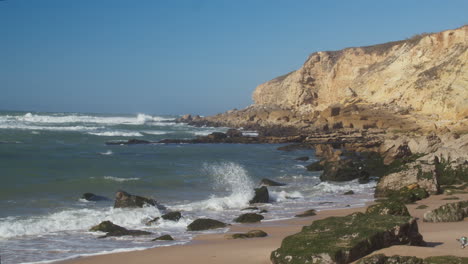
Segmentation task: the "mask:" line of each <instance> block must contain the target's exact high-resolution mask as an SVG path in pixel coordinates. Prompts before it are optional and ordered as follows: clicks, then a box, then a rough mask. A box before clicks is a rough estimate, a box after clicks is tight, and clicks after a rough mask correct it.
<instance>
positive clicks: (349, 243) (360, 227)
mask: <svg viewBox="0 0 468 264" xmlns="http://www.w3.org/2000/svg"><path fill="white" fill-rule="evenodd" d="M404 244H408V245H419V246H422V245H425V242H424V241H423V239H422V236H421V234H419V231H418V225H417V222H416V220H415V219H412V218H411V217H408V216H394V215H378V214H363V213H354V214H351V215H348V216H345V217H329V218H326V219H323V220H317V221H314V222H313V223H312V224H311V225H310V226H305V227H303V228H302V231H301V232H299V233H297V234H294V235H291V236H288V237H286V238H285V239H284V240H283V242H282V243H281V247H280V248H278V249H277V250H275V251H273V252H272V253H271V257H270V258H271V261H272V263H274V264H299V263H350V262H352V261H355V260H357V259H359V258H361V257H363V256H365V255H367V254H369V253H371V252H372V251H375V250H378V249H381V248H384V247H389V246H392V245H404Z"/></svg>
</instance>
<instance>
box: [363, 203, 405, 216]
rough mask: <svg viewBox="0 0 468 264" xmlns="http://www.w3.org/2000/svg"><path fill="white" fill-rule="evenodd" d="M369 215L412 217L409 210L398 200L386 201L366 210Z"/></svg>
mask: <svg viewBox="0 0 468 264" xmlns="http://www.w3.org/2000/svg"><path fill="white" fill-rule="evenodd" d="M366 213H367V214H377V215H399V216H410V213H409V211H408V208H406V206H405V205H404V204H403V203H402V202H401V201H398V200H384V201H381V202H379V203H377V204H374V205H371V206H369V207H367V209H366Z"/></svg>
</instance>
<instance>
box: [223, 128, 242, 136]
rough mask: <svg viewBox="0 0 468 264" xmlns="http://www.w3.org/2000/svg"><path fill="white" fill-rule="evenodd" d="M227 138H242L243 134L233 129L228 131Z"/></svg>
mask: <svg viewBox="0 0 468 264" xmlns="http://www.w3.org/2000/svg"><path fill="white" fill-rule="evenodd" d="M226 136H227V137H230V138H236V137H242V132H241V131H240V130H237V129H232V128H231V129H228V131H226Z"/></svg>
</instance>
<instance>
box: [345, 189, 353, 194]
mask: <svg viewBox="0 0 468 264" xmlns="http://www.w3.org/2000/svg"><path fill="white" fill-rule="evenodd" d="M343 194H344V195H352V194H354V191H352V190H349V191H347V192H345V193H343Z"/></svg>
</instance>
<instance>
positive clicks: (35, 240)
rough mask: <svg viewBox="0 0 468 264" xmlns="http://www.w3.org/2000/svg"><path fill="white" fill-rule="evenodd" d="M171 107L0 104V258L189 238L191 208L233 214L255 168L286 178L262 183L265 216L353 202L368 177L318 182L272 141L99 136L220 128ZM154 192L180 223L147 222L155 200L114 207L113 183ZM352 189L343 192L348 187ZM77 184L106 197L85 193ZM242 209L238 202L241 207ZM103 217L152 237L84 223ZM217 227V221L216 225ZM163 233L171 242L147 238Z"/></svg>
mask: <svg viewBox="0 0 468 264" xmlns="http://www.w3.org/2000/svg"><path fill="white" fill-rule="evenodd" d="M174 118H175V117H174V116H155V115H146V114H133V115H102V114H80V113H26V112H0V179H1V182H2V184H1V185H0V255H1V256H2V261H3V263H27V262H40V261H50V260H57V259H66V258H71V257H76V256H79V255H90V254H91V255H92V254H97V253H102V252H118V251H126V250H135V249H143V248H149V247H156V246H165V245H172V244H181V243H187V242H189V241H190V240H191V238H192V237H193V235H194V234H196V233H191V232H187V231H186V226H187V225H188V224H189V223H190V222H191V221H193V220H194V219H196V218H198V217H212V218H215V219H219V220H222V221H225V222H232V219H233V218H234V217H236V216H238V215H239V214H241V209H242V208H245V207H247V206H248V201H249V200H250V199H251V198H252V196H253V188H254V187H256V186H257V183H258V182H259V181H260V179H262V178H270V179H273V180H277V181H280V182H284V183H287V186H284V187H270V188H269V189H270V196H271V199H272V201H273V203H272V204H268V205H264V206H263V207H262V208H265V209H267V210H269V213H268V214H266V215H265V217H266V221H270V220H275V219H282V218H289V217H291V216H292V215H294V214H295V213H296V212H299V211H301V210H306V209H310V208H315V209H328V208H341V207H345V206H348V205H350V206H361V205H363V204H364V203H365V202H366V201H369V200H371V199H372V197H371V196H372V195H371V193H372V192H371V189H372V188H373V187H374V183H370V184H366V185H358V184H357V183H356V182H349V183H340V184H333V183H321V182H320V181H319V179H318V176H319V174H318V173H312V172H307V171H306V170H305V168H304V165H306V164H308V163H304V162H301V161H296V160H295V158H297V157H299V156H309V157H311V161H313V160H314V156H313V152H312V151H294V152H282V151H278V150H276V149H277V147H278V146H280V145H274V144H265V145H260V144H252V145H244V144H197V145H190V144H167V145H166V144H150V145H130V146H125V145H112V146H107V145H105V142H106V141H110V140H126V139H130V138H138V139H145V140H150V141H158V140H161V139H164V138H194V137H196V136H198V135H207V134H209V133H212V132H214V131H225V130H226V128H211V127H204V128H196V127H190V126H187V125H185V124H176V123H175V122H174ZM120 189H122V190H125V191H127V192H130V193H133V194H138V195H143V196H147V197H152V198H154V199H156V200H158V201H159V202H160V203H162V204H163V205H165V206H167V207H168V209H169V210H180V211H182V214H183V216H184V218H183V219H182V220H181V221H179V222H178V223H174V222H170V221H162V222H160V223H159V224H158V225H156V226H150V227H148V226H146V225H145V223H146V222H147V221H148V220H150V219H152V218H154V217H157V216H160V215H161V214H163V213H164V212H162V211H159V210H158V209H156V208H153V207H148V208H141V209H113V208H112V205H113V201H112V199H113V196H114V193H115V192H116V191H117V190H120ZM350 189H352V190H354V191H355V192H356V193H357V194H356V195H353V196H343V195H342V194H343V193H344V192H345V191H347V190H350ZM85 192H92V193H95V194H98V195H102V196H105V197H108V198H110V199H111V200H110V201H103V202H86V201H84V200H81V199H80V196H81V195H82V194H83V193H85ZM244 212H245V211H244ZM104 220H111V221H113V222H114V223H116V224H119V225H122V226H124V227H127V228H131V229H143V230H147V231H150V232H153V233H154V236H151V237H139V238H130V237H123V238H108V239H97V236H99V235H101V234H97V233H92V232H88V230H89V228H90V227H91V226H93V225H96V224H98V223H99V222H101V221H104ZM223 231H225V230H218V231H217V232H223ZM162 234H171V235H172V236H173V237H174V238H175V239H176V240H175V241H173V242H151V241H150V240H151V239H152V238H154V237H156V236H158V235H162Z"/></svg>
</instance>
